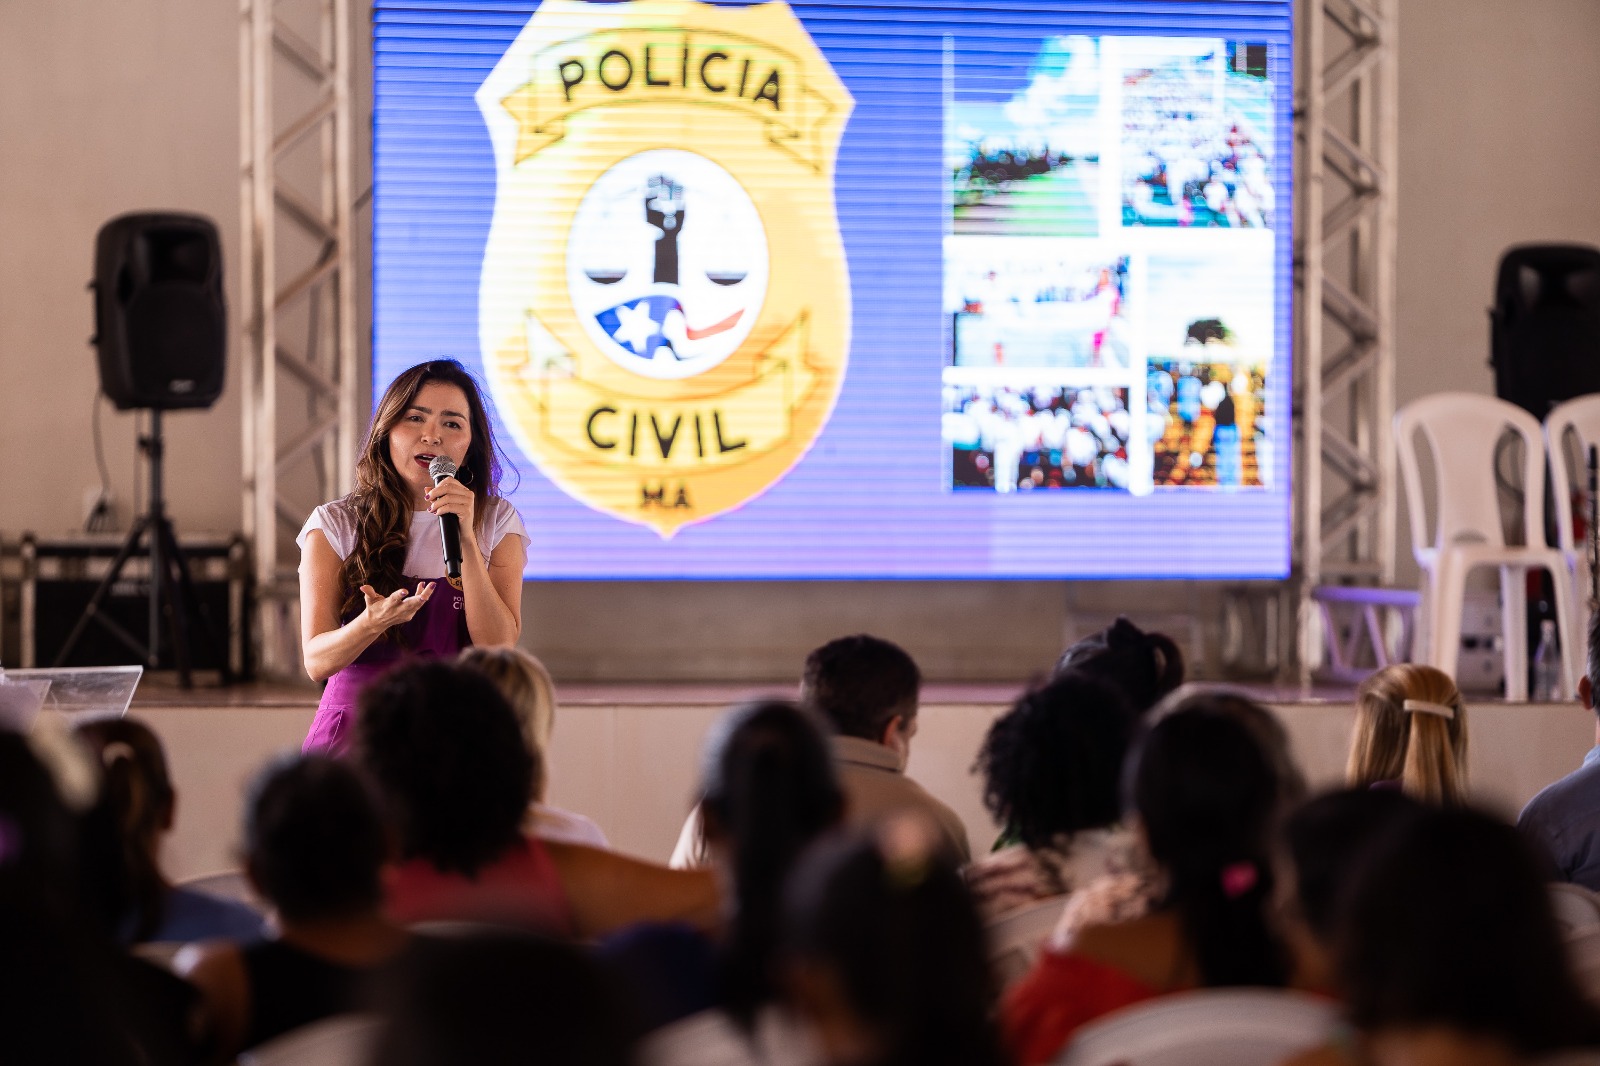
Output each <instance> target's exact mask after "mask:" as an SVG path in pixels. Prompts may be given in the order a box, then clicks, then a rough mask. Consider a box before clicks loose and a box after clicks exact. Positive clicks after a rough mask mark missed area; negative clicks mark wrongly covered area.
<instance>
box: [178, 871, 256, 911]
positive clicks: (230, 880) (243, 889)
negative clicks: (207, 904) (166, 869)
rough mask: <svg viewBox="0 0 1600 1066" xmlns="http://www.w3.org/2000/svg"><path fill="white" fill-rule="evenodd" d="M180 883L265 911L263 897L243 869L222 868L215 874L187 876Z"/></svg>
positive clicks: (210, 894) (181, 885)
mask: <svg viewBox="0 0 1600 1066" xmlns="http://www.w3.org/2000/svg"><path fill="white" fill-rule="evenodd" d="M178 884H179V886H180V887H182V888H192V889H194V890H195V891H196V892H204V893H205V894H206V895H208V896H218V897H220V898H222V899H231V900H233V901H234V902H235V903H243V904H244V905H245V906H246V907H250V908H252V909H254V910H256V911H258V912H261V913H265V908H263V907H262V905H261V898H260V897H259V896H257V895H256V893H255V889H253V888H252V887H250V879H249V878H248V877H246V876H245V874H244V871H243V870H221V871H219V872H217V873H214V874H201V875H199V876H197V877H186V878H184V879H183V880H182V881H179V882H178Z"/></svg>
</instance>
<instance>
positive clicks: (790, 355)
mask: <svg viewBox="0 0 1600 1066" xmlns="http://www.w3.org/2000/svg"><path fill="white" fill-rule="evenodd" d="M477 100H478V105H479V107H480V109H481V110H482V111H483V114H484V118H485V122H486V123H487V125H488V128H489V133H490V137H491V140H492V142H493V145H494V151H495V160H496V168H497V189H496V198H495V209H494V220H493V223H492V225H491V227H490V232H489V240H488V245H487V248H486V250H485V254H484V264H483V275H482V280H481V283H480V290H479V340H480V344H481V345H482V349H483V353H484V364H485V371H486V377H487V378H488V380H489V384H490V388H491V389H492V391H493V393H494V396H495V401H496V404H497V406H498V407H499V409H500V411H501V414H502V416H503V417H504V418H505V419H506V421H507V423H508V425H509V426H510V428H511V430H512V433H513V434H514V435H515V436H516V438H517V441H518V443H519V444H520V445H521V446H522V447H523V450H524V451H525V452H526V453H527V454H528V455H529V456H530V457H531V458H532V459H533V460H534V462H535V463H537V464H538V466H539V468H540V469H541V470H542V471H544V472H545V473H546V474H547V475H548V476H549V477H550V478H551V479H552V480H553V481H554V482H556V484H557V485H559V486H560V487H561V488H562V489H563V490H564V491H566V492H567V493H568V494H570V495H572V496H573V497H575V498H577V499H579V500H582V501H583V502H584V503H586V504H588V505H589V506H591V507H595V508H597V509H599V510H602V511H605V512H607V513H610V514H613V515H616V516H617V517H619V518H622V519H625V520H627V521H631V522H637V523H640V524H643V525H647V526H649V527H651V528H653V529H655V530H656V531H657V532H658V533H660V534H661V535H662V536H663V537H670V536H672V535H673V534H674V533H676V532H677V531H678V530H679V529H681V528H682V527H683V526H685V525H687V524H690V523H693V522H700V521H704V520H705V519H708V518H711V517H714V516H716V515H718V514H722V513H725V512H727V511H729V510H732V509H734V508H736V507H739V506H740V505H741V504H743V503H745V502H746V501H748V500H750V499H752V498H754V497H755V496H758V495H760V494H761V493H762V492H764V491H766V490H767V489H768V488H769V487H771V486H772V485H773V484H774V483H776V482H777V481H778V480H779V479H780V478H782V477H783V476H784V474H785V473H787V472H788V470H789V469H790V468H791V467H792V466H793V465H794V464H795V463H796V462H798V461H799V460H800V458H801V457H802V456H803V455H804V454H805V453H806V451H807V450H808V449H809V448H810V447H811V445H812V444H813V442H815V440H816V438H817V436H818V435H819V434H820V433H821V431H822V428H823V426H824V425H825V424H826V422H827V419H828V416H829V414H830V413H831V412H832V409H833V405H834V401H835V400H836V399H837V397H838V393H839V388H840V385H841V384H842V382H843V377H844V369H845V363H846V359H847V353H848V349H849V339H850V338H849V333H850V287H849V274H848V269H847V266H846V262H845V256H844V244H843V240H842V238H841V237H840V234H839V225H838V218H837V213H836V210H835V205H834V197H833V174H834V164H835V159H836V157H837V154H838V147H839V140H840V138H841V137H842V135H843V133H844V126H845V123H846V121H847V120H848V118H849V115H850V111H851V108H852V107H853V101H852V100H851V98H850V95H849V93H848V92H847V91H846V90H845V88H844V86H843V84H842V83H841V82H840V81H839V79H838V77H837V76H836V75H835V74H834V72H833V70H832V68H831V67H830V66H829V65H828V62H827V60H826V59H825V58H824V57H823V55H822V53H821V51H820V50H819V49H818V48H817V46H816V44H815V43H814V42H813V41H812V40H811V38H810V36H809V35H808V34H807V33H806V31H805V28H804V27H803V26H802V25H801V24H800V22H799V20H798V19H797V18H796V17H795V16H794V14H793V12H792V11H791V10H790V9H789V7H788V6H787V5H786V4H784V3H782V2H781V0H774V2H770V3H765V4H760V5H755V6H751V7H747V8H742V9H731V8H726V7H717V6H714V5H711V4H705V3H699V2H696V0H634V2H632V3H621V4H605V5H598V4H589V3H585V2H582V0H546V2H545V3H543V4H541V5H540V7H539V9H538V11H537V12H536V13H535V14H534V16H533V18H532V19H531V20H530V21H529V22H528V24H527V26H526V27H524V29H523V31H522V32H521V34H519V35H518V37H517V39H516V41H515V42H514V43H513V44H512V45H511V47H510V48H509V49H508V50H507V52H506V54H505V56H504V57H503V58H502V59H501V60H500V62H499V64H498V65H497V66H496V67H495V70H494V72H493V73H492V74H491V75H490V76H489V77H488V79H486V80H485V82H484V84H483V86H482V87H481V88H480V89H479V91H478V94H477Z"/></svg>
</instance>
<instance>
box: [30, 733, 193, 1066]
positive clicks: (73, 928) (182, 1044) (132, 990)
mask: <svg viewBox="0 0 1600 1066" xmlns="http://www.w3.org/2000/svg"><path fill="white" fill-rule="evenodd" d="M67 757H68V758H71V755H70V754H69V755H68V756H67ZM84 762H85V763H87V760H86V759H85V760H84ZM78 837H79V823H78V818H77V814H76V812H74V811H73V810H72V809H70V808H69V807H68V806H67V804H66V802H65V801H64V799H63V796H62V794H61V791H60V789H58V787H57V783H56V781H55V779H54V778H53V776H52V774H51V772H50V770H49V768H48V766H47V764H46V762H45V761H44V760H43V759H41V758H40V757H39V754H38V753H36V751H35V750H34V745H33V744H30V742H29V741H28V740H27V739H24V738H23V737H22V736H20V735H19V734H16V733H12V732H8V731H0V1033H3V1034H4V1036H3V1038H0V1040H3V1045H0V1046H3V1048H4V1058H5V1061H7V1062H16V1063H54V1062H69V1063H83V1064H86V1066H135V1064H145V1063H158V1064H165V1063H184V1062H192V1061H195V1055H194V1051H193V1048H192V1046H191V1045H192V1041H191V1040H190V1038H189V1033H188V1031H187V1029H186V1026H185V1021H186V1015H187V1012H188V1008H189V1007H190V1006H192V1002H193V991H192V990H190V989H187V986H184V985H183V984H182V982H180V981H179V980H178V979H177V978H175V977H173V976H172V975H171V974H162V973H161V972H160V971H159V970H158V969H157V968H156V967H154V966H152V965H150V964H148V963H145V962H143V960H139V959H132V958H129V957H128V956H127V955H126V954H125V953H123V952H121V951H120V950H119V949H118V948H116V947H115V945H113V944H112V943H111V941H110V938H109V935H105V936H102V935H101V929H100V927H99V926H98V925H97V922H96V916H95V915H94V914H93V913H91V911H90V909H89V908H86V907H85V906H84V905H83V897H82V895H81V893H80V891H79V882H80V862H79V854H78V852H79V848H78ZM157 983H159V986H160V989H159V991H155V992H154V994H153V995H152V994H151V993H152V986H153V985H155V984H157ZM163 992H164V993H167V994H165V995H164V994H162V993H163ZM175 996H176V997H179V998H177V999H176V1001H174V998H173V997H175ZM152 1001H153V1002H154V1004H155V1009H151V1008H152ZM163 1007H165V1009H162V1008H163Z"/></svg>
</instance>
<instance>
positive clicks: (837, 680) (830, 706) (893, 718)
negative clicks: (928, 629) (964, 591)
mask: <svg viewBox="0 0 1600 1066" xmlns="http://www.w3.org/2000/svg"><path fill="white" fill-rule="evenodd" d="M921 689H922V673H921V671H919V670H918V669H917V664H916V663H915V662H913V661H912V659H911V656H909V655H907V654H906V653H905V651H904V649H902V648H900V647H899V646H898V645H895V644H891V643H890V642H889V641H887V640H882V639H880V638H878V637H871V636H867V635H865V634H858V635H856V636H853V637H840V638H839V639H838V640H831V641H829V642H828V643H826V644H824V645H823V646H822V647H820V648H818V649H817V650H815V651H813V652H812V653H811V654H810V655H808V656H806V665H805V673H804V675H803V676H802V677H801V680H800V702H801V703H802V704H804V705H805V706H807V707H809V708H810V709H811V710H813V711H815V712H817V713H818V714H819V715H821V716H822V717H823V719H824V720H825V721H826V722H827V724H828V726H829V727H830V728H831V729H832V730H833V731H834V732H835V734H836V735H835V736H834V737H833V754H834V759H835V760H836V762H837V765H838V770H839V784H840V786H842V787H843V789H844V794H845V801H846V802H845V819H846V821H847V822H849V823H850V824H852V825H862V824H869V823H873V822H877V821H878V820H880V819H882V818H883V817H884V816H885V815H888V814H890V813H893V812H895V811H904V810H914V811H920V812H922V813H923V814H924V815H925V816H926V817H928V818H929V819H930V820H931V821H932V822H933V823H934V824H935V825H936V826H938V828H939V831H940V834H941V836H942V837H943V838H944V840H945V841H946V842H947V843H948V844H949V847H950V850H951V853H952V854H953V855H954V857H955V858H956V860H957V861H958V862H960V863H962V864H965V863H966V862H967V861H968V860H969V859H970V858H971V849H970V848H969V847H968V846H967V830H966V826H964V825H963V824H962V822H961V819H960V818H959V817H958V816H957V815H956V813H955V811H952V810H951V809H950V808H949V807H947V806H945V805H944V804H943V803H941V802H939V801H938V800H937V799H935V798H934V797H933V796H931V795H929V794H928V792H927V791H926V790H925V789H924V788H923V787H922V786H921V785H919V784H917V783H916V782H915V781H913V780H911V778H909V777H907V776H906V775H905V766H906V759H907V758H908V757H909V756H910V754H911V738H912V737H914V736H916V733H917V704H918V697H919V695H920V693H921ZM704 861H705V859H704V843H703V841H702V839H701V833H700V812H699V810H698V808H697V809H696V810H695V811H694V812H692V813H691V814H690V816H689V820H688V822H686V823H685V824H684V827H683V832H682V833H681V834H680V835H679V837H678V846H677V847H676V848H674V849H673V853H672V865H673V866H675V867H680V868H681V867H684V866H699V865H703V863H704Z"/></svg>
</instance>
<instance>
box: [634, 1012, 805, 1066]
mask: <svg viewBox="0 0 1600 1066" xmlns="http://www.w3.org/2000/svg"><path fill="white" fill-rule="evenodd" d="M639 1062H640V1063H641V1064H642V1066H821V1063H822V1055H821V1053H820V1051H819V1050H818V1049H817V1045H816V1041H815V1039H814V1038H813V1037H812V1035H811V1031H810V1030H809V1029H807V1028H805V1027H804V1026H803V1025H801V1024H800V1022H799V1021H798V1020H796V1019H795V1017H794V1016H793V1015H792V1014H790V1013H789V1012H788V1011H785V1010H783V1009H781V1008H778V1007H767V1008H766V1009H764V1010H762V1011H761V1013H760V1014H758V1015H757V1016H756V1025H755V1031H754V1032H753V1033H749V1034H746V1033H745V1032H744V1031H743V1030H741V1029H740V1028H739V1027H738V1025H736V1024H735V1023H734V1021H733V1019H732V1018H729V1017H728V1016H727V1015H726V1014H724V1013H723V1012H722V1011H720V1010H708V1011H701V1012H700V1013H699V1014H691V1015H690V1016H689V1017H687V1018H685V1019H683V1020H682V1021H679V1022H673V1023H672V1024H671V1025H669V1026H666V1027H665V1028H662V1029H658V1030H656V1031H655V1032H654V1033H651V1034H650V1036H648V1037H647V1038H646V1039H645V1042H644V1046H643V1048H642V1049H641V1051H640V1055H639Z"/></svg>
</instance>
